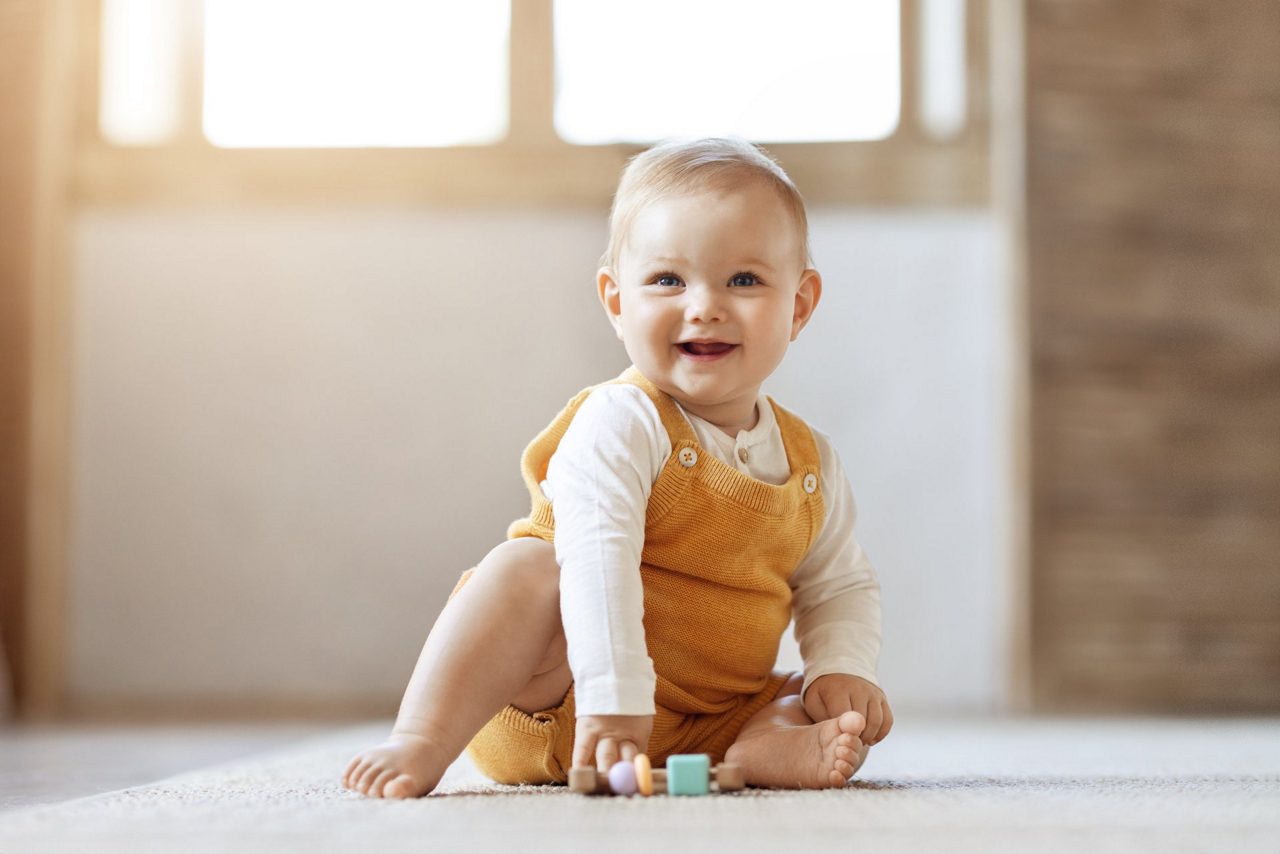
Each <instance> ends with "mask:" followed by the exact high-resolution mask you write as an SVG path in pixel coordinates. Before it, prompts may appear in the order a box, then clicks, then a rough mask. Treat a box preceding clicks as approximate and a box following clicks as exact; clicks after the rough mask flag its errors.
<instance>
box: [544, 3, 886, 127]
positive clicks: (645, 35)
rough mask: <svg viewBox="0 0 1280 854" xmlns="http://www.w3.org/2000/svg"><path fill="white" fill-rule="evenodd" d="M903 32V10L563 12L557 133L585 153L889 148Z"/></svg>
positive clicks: (813, 7) (720, 6)
mask: <svg viewBox="0 0 1280 854" xmlns="http://www.w3.org/2000/svg"><path fill="white" fill-rule="evenodd" d="M899 19H900V13H899V10H898V0H859V2H857V3H849V2H847V0H791V2H789V3H787V4H786V5H779V4H777V3H775V2H771V0H700V2H697V3H688V2H684V0H647V2H645V3H644V4H643V5H642V6H640V5H638V4H636V3H634V2H621V1H620V0H604V2H602V0H556V3H555V56H556V106H555V126H556V130H557V131H558V132H559V134H560V136H561V137H562V138H564V139H566V140H568V141H569V142H574V143H579V144H582V145H598V144H601V143H610V142H655V141H657V140H659V139H662V138H664V137H668V136H713V135H724V134H737V135H741V136H745V137H747V138H749V139H754V140H757V141H760V142H830V141H841V140H867V139H883V138H885V137H887V136H889V135H890V134H891V133H893V130H894V128H896V127H897V125H898V106H899V103H900V100H901V99H900V79H899V73H898V69H899V66H900V61H899V56H898V46H899V41H900V39H899V35H898V24H899ZM673 22H678V24H673ZM606 34H607V35H606Z"/></svg>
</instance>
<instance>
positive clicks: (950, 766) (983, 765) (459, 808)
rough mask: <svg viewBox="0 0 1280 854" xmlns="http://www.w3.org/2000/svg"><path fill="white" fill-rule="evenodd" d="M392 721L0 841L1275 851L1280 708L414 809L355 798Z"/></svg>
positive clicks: (486, 788) (950, 737) (1050, 723)
mask: <svg viewBox="0 0 1280 854" xmlns="http://www.w3.org/2000/svg"><path fill="white" fill-rule="evenodd" d="M387 728H388V724H386V723H378V724H373V725H368V726H363V727H355V728H351V729H346V730H341V731H339V732H335V733H334V734H332V735H328V736H325V737H322V738H317V739H313V740H311V741H308V742H305V743H302V744H299V745H297V746H295V747H291V748H288V749H285V750H280V751H275V752H272V753H270V754H264V755H262V756H258V757H254V758H252V759H247V760H241V761H237V762H234V763H229V764H226V765H220V766H216V767H214V768H209V769H205V770H201V771H197V772H193V773H189V774H184V775H181V776H178V777H172V778H170V779H167V780H163V781H161V782H158V783H154V784H151V785H147V786H139V787H135V788H131V789H124V790H122V791H118V792H112V793H108V794H104V795H97V796H93V797H89V798H82V799H78V800H73V801H68V802H65V803H60V804H53V805H46V806H40V807H34V808H30V809H26V810H18V811H14V812H10V813H6V814H5V815H3V816H0V852H4V854H10V853H11V852H12V853H13V854H17V852H46V851H48V852H58V851H93V852H149V851H175V852H188V851H191V852H205V851H210V852H213V851H217V852H223V851H284V850H290V851H292V850H297V851H344V852H363V851H415V852H417V851H469V852H471V851H474V852H487V851H529V850H534V851H543V850H545V851H557V852H569V851H583V852H587V851H590V852H593V854H605V852H617V851H623V852H627V851H645V852H660V853H661V854H670V852H678V851H718V850H728V851H733V852H757V851H760V852H764V851H768V852H790V851H806V850H810V849H812V850H815V851H816V850H826V851H874V852H899V851H903V852H906V851H947V852H969V851H974V852H978V851H981V852H988V851H1000V852H1003V851H1035V852H1041V851H1062V852H1067V851H1070V852H1073V854H1100V852H1110V851H1124V852H1129V851H1159V852H1170V851H1177V852H1181V851H1223V852H1227V851H1230V852H1255V851H1256V852H1266V853H1267V854H1277V853H1278V852H1280V720H1276V719H1271V720H1256V719H1255V720H1186V719H1179V720H1173V719H1103V720H1094V719H1089V720H1082V719H1056V720H1045V719H1032V720H1008V721H992V720H975V721H964V720H946V721H942V720H911V719H907V720H902V721H900V722H899V724H898V726H897V727H896V728H895V731H894V733H893V736H892V737H891V738H890V739H889V740H888V741H887V742H885V743H884V744H883V745H882V746H880V747H878V748H876V749H875V750H873V751H872V755H871V759H870V760H869V761H868V763H867V765H866V767H865V768H864V769H863V773H862V774H861V775H860V776H861V779H860V780H858V781H856V782H854V783H853V784H851V785H850V786H849V787H848V788H846V789H843V790H839V791H827V792H764V791H748V792H745V793H742V794H738V795H720V796H713V797H707V798H651V799H645V800H642V799H634V798H633V799H620V798H583V797H579V796H576V795H572V794H570V793H568V792H567V791H565V790H564V789H562V788H533V787H524V788H517V787H502V786H494V785H489V784H486V783H485V782H484V781H483V780H482V779H481V778H480V777H479V776H478V775H477V774H476V772H475V771H474V769H472V768H470V766H468V765H467V764H466V763H465V762H461V763H458V764H457V765H455V766H454V767H453V768H452V769H450V772H449V774H448V776H446V778H445V781H444V784H443V785H442V787H441V790H440V792H439V793H438V794H437V795H434V796H432V797H428V798H423V799H421V800H417V801H411V802H385V801H371V800H366V799H363V798H360V797H358V796H355V795H352V794H350V793H348V792H345V791H343V790H342V789H341V788H340V787H339V785H338V782H337V780H338V776H339V774H340V773H341V770H342V768H343V767H344V766H345V764H346V761H347V759H348V758H349V757H350V755H351V754H352V753H353V752H354V751H355V750H357V749H358V748H360V747H363V746H365V745H368V744H370V743H372V742H373V741H376V740H377V739H379V738H380V737H381V736H382V735H383V734H384V733H385V732H386V731H387Z"/></svg>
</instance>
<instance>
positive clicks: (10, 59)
mask: <svg viewBox="0 0 1280 854" xmlns="http://www.w3.org/2000/svg"><path fill="white" fill-rule="evenodd" d="M40 20H41V14H40V4H39V3H38V2H34V0H28V2H8V3H2V4H0V80H2V81H4V85H3V86H0V647H3V652H4V655H5V664H6V665H7V667H0V692H5V691H7V690H8V686H6V685H4V684H3V683H4V679H3V676H4V673H5V671H6V670H7V671H8V673H9V674H10V675H11V676H12V677H13V679H14V680H15V681H19V682H20V681H21V680H22V679H23V678H24V676H25V674H24V672H23V669H22V664H23V662H22V638H23V635H24V630H25V624H24V622H23V610H24V609H23V601H24V598H25V595H26V585H25V567H26V562H27V537H26V525H27V515H26V488H27V477H26V456H27V421H28V418H29V415H30V410H29V408H28V385H27V377H28V374H29V371H30V359H29V349H30V337H29V331H30V330H29V317H30V300H29V287H30V281H31V273H32V263H33V249H32V247H33V245H34V242H35V241H34V239H33V238H34V234H35V218H34V210H35V204H34V199H35V191H34V177H33V176H34V174H35V164H34V160H35V150H36V146H35V130H34V128H35V126H36V112H37V104H36V98H37V96H36V92H37V90H38V88H39V86H38V76H39V62H40V56H39V52H38V48H39V45H40V39H39V38H38V34H39V32H40ZM7 705H8V704H7V703H5V702H3V701H0V708H4V707H6V706H7Z"/></svg>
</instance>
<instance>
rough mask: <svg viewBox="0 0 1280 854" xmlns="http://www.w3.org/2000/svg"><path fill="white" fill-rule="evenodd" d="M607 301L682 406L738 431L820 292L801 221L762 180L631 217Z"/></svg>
mask: <svg viewBox="0 0 1280 854" xmlns="http://www.w3.org/2000/svg"><path fill="white" fill-rule="evenodd" d="M598 278H599V282H598V284H599V288H600V297H601V301H602V302H603V303H604V305H605V310H606V312H608V314H609V318H610V321H611V322H612V323H613V325H614V328H615V329H616V330H617V333H618V337H619V338H620V339H621V340H622V342H623V344H624V345H625V347H626V349H627V355H628V356H630V357H631V361H632V362H633V363H634V364H635V366H636V367H637V368H639V370H640V372H641V373H642V374H644V375H645V376H646V377H647V378H648V379H649V380H650V381H651V382H652V383H654V385H656V386H657V387H658V388H660V389H662V390H663V391H665V392H666V393H668V394H670V395H671V396H672V397H674V398H675V399H676V400H678V401H679V402H680V403H681V405H682V406H684V407H685V408H686V409H688V410H689V411H691V412H693V413H694V414H695V415H699V416H701V417H703V418H706V419H707V420H708V421H711V422H712V423H714V424H717V425H719V426H720V427H722V428H725V429H727V430H729V431H730V432H735V431H736V430H738V429H746V428H749V427H751V426H753V424H754V417H753V415H754V412H755V400H756V398H757V396H758V395H759V392H760V386H761V384H762V383H763V382H764V380H765V378H766V377H768V376H769V375H770V374H771V373H773V371H774V369H775V368H776V367H777V366H778V363H780V362H781V361H782V357H783V355H784V354H785V353H786V351H787V345H788V344H789V343H790V342H791V341H794V340H795V338H796V336H797V335H799V333H800V329H801V328H802V327H803V326H804V325H805V323H806V322H808V319H809V316H810V314H811V312H812V311H813V307H814V306H815V305H816V304H817V301H818V297H819V295H820V293H821V287H822V283H821V278H820V277H819V276H818V274H817V271H815V270H812V269H806V268H805V265H804V263H803V259H802V257H801V242H800V235H799V233H798V228H797V225H796V222H795V220H794V218H793V217H792V216H791V214H790V212H789V211H788V210H787V208H786V206H785V205H784V204H783V202H782V200H781V199H780V198H779V197H778V194H777V193H776V191H774V190H773V189H772V188H770V187H768V186H767V185H765V184H763V183H752V184H748V185H746V186H742V187H736V188H733V189H731V190H726V191H718V192H712V191H706V192H696V193H691V194H688V195H681V196H673V197H670V198H666V199H660V200H658V201H656V202H653V203H652V204H650V205H648V206H647V207H645V208H643V209H642V210H641V211H639V213H638V214H637V215H636V217H635V219H634V220H633V221H632V225H631V230H630V232H629V233H628V234H627V239H626V242H625V244H624V246H623V249H622V253H621V257H620V258H619V262H618V267H617V269H611V268H604V269H602V270H601V271H600V273H599V277H598Z"/></svg>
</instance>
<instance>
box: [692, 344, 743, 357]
mask: <svg viewBox="0 0 1280 854" xmlns="http://www.w3.org/2000/svg"><path fill="white" fill-rule="evenodd" d="M736 346H737V345H736V344H726V343H724V342H723V341H710V342H706V343H699V342H697V341H685V342H683V343H681V344H680V349H682V350H684V351H685V352H686V353H690V354H692V355H694V356H718V355H719V354H721V353H727V352H728V351H730V350H732V349H733V348H734V347H736Z"/></svg>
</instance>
